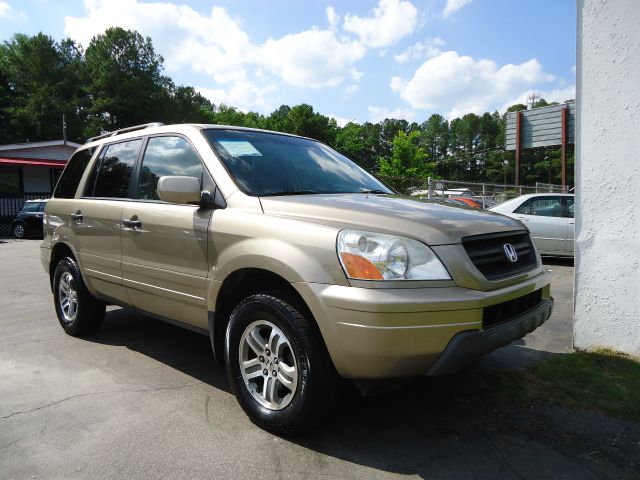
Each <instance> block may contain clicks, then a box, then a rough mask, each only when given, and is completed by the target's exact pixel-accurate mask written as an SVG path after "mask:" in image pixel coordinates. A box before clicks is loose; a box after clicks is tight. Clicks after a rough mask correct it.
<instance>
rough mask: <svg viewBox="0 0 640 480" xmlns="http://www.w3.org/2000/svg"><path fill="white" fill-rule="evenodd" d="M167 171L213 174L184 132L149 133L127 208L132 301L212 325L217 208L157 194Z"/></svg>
mask: <svg viewBox="0 0 640 480" xmlns="http://www.w3.org/2000/svg"><path fill="white" fill-rule="evenodd" d="M166 175H181V176H193V177H197V178H199V179H200V180H201V181H202V178H203V175H208V173H207V172H206V169H204V168H203V165H202V161H201V160H200V158H199V156H198V154H197V153H196V151H195V150H194V148H193V147H192V145H191V144H190V143H189V141H188V140H187V139H185V138H183V137H181V136H157V137H150V138H149V139H148V141H147V144H146V147H145V150H144V156H143V158H142V163H141V166H140V169H139V173H138V176H137V177H138V180H137V186H136V190H137V194H136V199H135V200H134V201H132V202H128V203H127V205H126V207H125V208H124V211H123V214H122V252H123V258H122V272H123V280H124V285H125V286H126V288H127V292H128V294H129V299H130V301H131V303H132V304H133V305H134V306H135V307H137V308H139V309H141V310H144V311H147V312H150V313H153V314H156V315H159V316H162V317H165V318H169V319H172V320H177V321H179V322H182V323H186V324H190V325H193V326H196V327H200V328H204V329H206V328H207V302H206V286H207V274H208V258H207V238H208V229H209V221H210V219H211V213H212V210H210V209H203V208H200V207H199V206H197V205H176V204H170V203H167V202H163V201H161V200H160V199H159V198H158V194H157V192H156V186H157V183H158V180H159V178H160V177H162V176H166Z"/></svg>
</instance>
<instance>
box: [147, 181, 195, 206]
mask: <svg viewBox="0 0 640 480" xmlns="http://www.w3.org/2000/svg"><path fill="white" fill-rule="evenodd" d="M157 191H158V197H160V200H164V201H165V202H170V203H196V204H199V203H200V197H201V195H200V179H198V178H196V177H178V176H166V177H160V180H158V187H157Z"/></svg>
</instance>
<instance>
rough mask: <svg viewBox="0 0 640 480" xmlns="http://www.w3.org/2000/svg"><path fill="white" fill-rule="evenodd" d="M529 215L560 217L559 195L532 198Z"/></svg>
mask: <svg viewBox="0 0 640 480" xmlns="http://www.w3.org/2000/svg"><path fill="white" fill-rule="evenodd" d="M530 202H531V215H538V216H541V217H561V216H562V207H561V206H560V197H540V198H532V199H531V200H530Z"/></svg>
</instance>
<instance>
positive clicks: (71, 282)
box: [53, 257, 105, 337]
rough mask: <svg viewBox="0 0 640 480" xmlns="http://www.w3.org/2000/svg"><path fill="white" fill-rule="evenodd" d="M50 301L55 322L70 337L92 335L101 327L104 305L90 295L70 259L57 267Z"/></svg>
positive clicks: (64, 259)
mask: <svg viewBox="0 0 640 480" xmlns="http://www.w3.org/2000/svg"><path fill="white" fill-rule="evenodd" d="M53 301H54V304H55V308H56V314H57V316H58V321H59V322H60V325H62V328H63V329H64V331H65V332H66V333H68V334H69V335H72V336H74V337H75V336H80V335H85V334H88V333H92V332H95V331H96V330H98V329H99V328H100V326H101V325H102V321H103V320H104V312H105V304H104V303H103V302H100V301H99V300H96V299H95V298H94V297H93V296H92V295H91V294H90V293H89V291H88V290H87V287H86V285H85V284H84V280H83V279H82V274H81V273H80V268H78V264H77V263H76V262H75V260H73V259H72V258H70V257H65V258H63V259H61V260H60V261H59V262H58V264H57V265H56V269H55V272H54V274H53Z"/></svg>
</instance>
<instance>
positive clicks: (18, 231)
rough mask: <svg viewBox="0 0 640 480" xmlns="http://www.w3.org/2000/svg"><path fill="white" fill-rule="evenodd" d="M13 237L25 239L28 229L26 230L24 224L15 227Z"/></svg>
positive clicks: (17, 224)
mask: <svg viewBox="0 0 640 480" xmlns="http://www.w3.org/2000/svg"><path fill="white" fill-rule="evenodd" d="M13 236H14V237H15V238H24V237H26V236H27V229H26V228H25V226H24V224H22V223H16V224H15V225H14V226H13Z"/></svg>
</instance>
